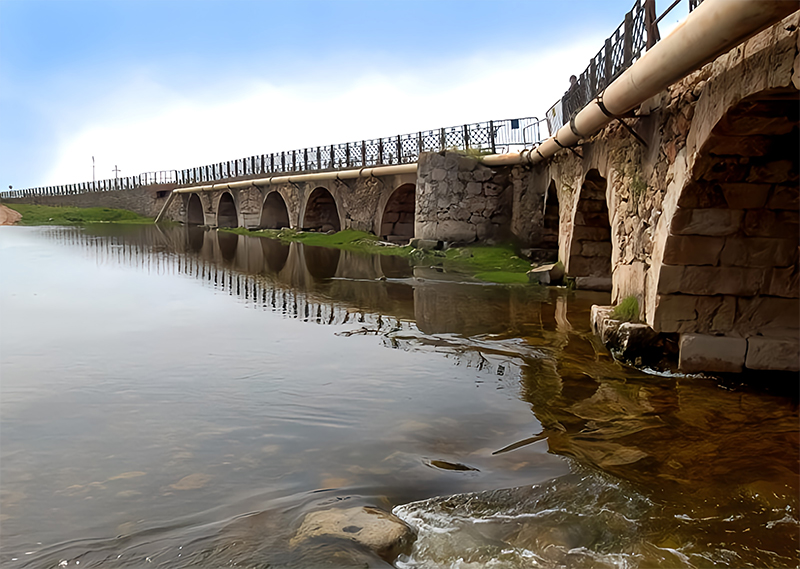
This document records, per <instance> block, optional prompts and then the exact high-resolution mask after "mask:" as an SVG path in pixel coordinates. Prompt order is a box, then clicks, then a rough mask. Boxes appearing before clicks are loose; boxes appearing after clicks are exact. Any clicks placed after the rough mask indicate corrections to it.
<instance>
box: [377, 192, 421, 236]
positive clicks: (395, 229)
mask: <svg viewBox="0 0 800 569" xmlns="http://www.w3.org/2000/svg"><path fill="white" fill-rule="evenodd" d="M416 192H417V187H416V185H415V184H403V185H402V186H400V187H399V188H397V189H396V190H395V191H393V192H392V194H391V195H390V196H389V199H388V200H387V202H386V206H385V207H384V209H383V216H382V217H381V229H380V234H379V235H380V237H381V238H382V239H385V240H387V241H398V242H407V241H408V240H409V239H412V238H413V237H414V209H415V207H416Z"/></svg>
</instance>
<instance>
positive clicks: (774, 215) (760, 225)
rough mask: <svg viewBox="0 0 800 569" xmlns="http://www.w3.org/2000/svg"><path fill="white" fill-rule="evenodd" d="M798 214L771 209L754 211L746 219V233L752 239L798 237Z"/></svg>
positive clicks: (799, 227) (748, 213)
mask: <svg viewBox="0 0 800 569" xmlns="http://www.w3.org/2000/svg"><path fill="white" fill-rule="evenodd" d="M799 230H800V226H798V219H797V212H796V211H787V210H779V211H773V210H769V209H753V210H750V211H748V212H747V215H746V216H745V218H744V232H745V234H747V235H750V236H752V237H796V236H797V235H798V231H799Z"/></svg>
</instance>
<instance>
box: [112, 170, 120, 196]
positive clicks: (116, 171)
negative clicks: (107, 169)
mask: <svg viewBox="0 0 800 569" xmlns="http://www.w3.org/2000/svg"><path fill="white" fill-rule="evenodd" d="M112 172H114V189H115V190H118V189H119V173H120V169H119V166H117V165H116V164H114V169H113V170H112Z"/></svg>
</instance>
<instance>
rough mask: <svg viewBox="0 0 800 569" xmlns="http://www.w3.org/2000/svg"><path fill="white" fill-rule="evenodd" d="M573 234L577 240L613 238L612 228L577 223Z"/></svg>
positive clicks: (605, 239) (607, 239) (606, 239)
mask: <svg viewBox="0 0 800 569" xmlns="http://www.w3.org/2000/svg"><path fill="white" fill-rule="evenodd" d="M572 236H573V239H575V240H577V241H609V240H611V228H610V227H587V226H585V225H576V226H575V228H574V229H573V230H572Z"/></svg>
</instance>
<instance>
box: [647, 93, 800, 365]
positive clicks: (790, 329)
mask: <svg viewBox="0 0 800 569" xmlns="http://www.w3.org/2000/svg"><path fill="white" fill-rule="evenodd" d="M799 177H800V107H798V105H797V91H796V90H794V89H793V88H791V87H790V88H788V89H776V90H769V91H762V92H760V93H756V94H754V95H751V96H750V97H747V98H746V99H742V100H741V101H740V102H739V103H738V104H736V105H735V106H733V107H732V108H730V109H729V110H728V111H727V112H726V114H725V115H724V116H723V117H722V118H721V119H720V120H719V121H718V122H717V123H716V124H715V126H714V128H713V129H712V130H711V133H710V134H709V136H708V138H707V140H706V141H705V142H704V143H703V145H702V146H701V148H700V149H699V151H698V153H697V158H696V160H695V162H694V169H693V171H692V176H691V180H690V181H689V182H688V183H687V184H686V185H685V186H684V187H683V188H682V190H681V193H680V196H679V198H678V207H677V208H676V210H675V213H674V214H673V216H672V218H671V220H670V224H669V234H668V235H667V238H666V242H665V245H664V252H663V256H662V258H661V268H660V271H659V279H658V282H657V283H655V285H654V286H655V287H656V288H655V294H656V295H657V301H656V303H655V304H654V306H653V307H652V308H650V307H648V310H652V315H650V314H648V321H649V322H651V323H652V325H653V327H654V328H655V329H656V330H658V331H660V332H679V333H681V334H691V335H695V337H696V338H702V339H703V341H704V342H706V343H707V344H708V345H711V344H713V343H716V344H717V345H721V344H722V343H725V351H724V354H723V355H721V356H719V357H718V358H717V359H715V360H714V361H710V360H709V359H708V358H704V357H703V356H702V354H701V355H698V354H697V353H695V352H692V351H691V346H690V345H689V344H688V343H687V346H688V347H687V348H686V351H684V345H683V342H681V348H680V356H679V366H680V367H681V369H682V370H684V371H688V372H691V371H698V370H701V371H727V372H738V371H742V369H744V368H747V369H757V370H786V371H797V370H798V368H799V367H800V366H799V365H798V361H799V360H798V353H799V352H798V330H800V318H799V317H798V315H799V314H800V311H799V310H798V307H800V300H798V299H799V297H800V259H799V258H798V247H799V246H800V238H798V234H799V233H798V231H799V224H798V204H800V188H799V187H798V178H799ZM687 300H691V303H692V304H691V308H692V309H691V312H688V309H687V314H686V317H685V318H684V319H683V320H682V321H680V322H678V321H677V320H676V318H675V316H674V314H673V313H671V312H670V307H673V306H674V305H675V304H677V303H678V302H683V303H684V305H685V304H686V303H687ZM682 306H683V305H682ZM672 310H673V312H674V308H673V309H672ZM715 349H716V348H715ZM715 353H716V352H715Z"/></svg>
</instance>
